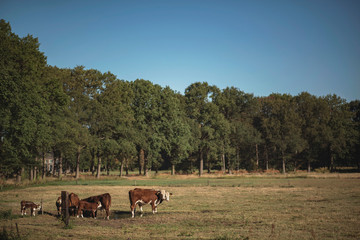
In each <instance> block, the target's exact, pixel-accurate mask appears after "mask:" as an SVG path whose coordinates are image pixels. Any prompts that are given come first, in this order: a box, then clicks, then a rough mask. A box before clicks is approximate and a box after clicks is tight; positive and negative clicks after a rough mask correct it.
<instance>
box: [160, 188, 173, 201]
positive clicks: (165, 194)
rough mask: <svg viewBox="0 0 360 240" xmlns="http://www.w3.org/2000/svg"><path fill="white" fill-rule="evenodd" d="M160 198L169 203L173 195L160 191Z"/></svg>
mask: <svg viewBox="0 0 360 240" xmlns="http://www.w3.org/2000/svg"><path fill="white" fill-rule="evenodd" d="M159 192H160V198H161V199H162V200H166V201H169V200H170V195H172V193H169V192H166V191H165V190H160V191H159Z"/></svg>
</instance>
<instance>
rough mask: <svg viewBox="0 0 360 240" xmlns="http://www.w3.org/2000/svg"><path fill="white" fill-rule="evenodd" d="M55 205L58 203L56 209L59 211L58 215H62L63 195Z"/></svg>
mask: <svg viewBox="0 0 360 240" xmlns="http://www.w3.org/2000/svg"><path fill="white" fill-rule="evenodd" d="M55 205H56V209H57V211H58V215H59V216H60V215H61V197H58V199H57V200H56V203H55Z"/></svg>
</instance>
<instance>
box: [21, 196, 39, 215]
mask: <svg viewBox="0 0 360 240" xmlns="http://www.w3.org/2000/svg"><path fill="white" fill-rule="evenodd" d="M20 205H21V216H23V215H26V209H27V208H30V210H31V215H32V216H35V211H36V210H37V211H39V210H40V209H41V206H40V205H39V204H35V203H33V202H30V201H25V200H22V201H21V202H20Z"/></svg>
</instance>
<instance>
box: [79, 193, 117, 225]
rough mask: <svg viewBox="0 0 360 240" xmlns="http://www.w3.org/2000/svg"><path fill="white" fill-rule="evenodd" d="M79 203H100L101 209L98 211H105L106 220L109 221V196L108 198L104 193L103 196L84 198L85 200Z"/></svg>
mask: <svg viewBox="0 0 360 240" xmlns="http://www.w3.org/2000/svg"><path fill="white" fill-rule="evenodd" d="M81 201H86V202H92V203H97V202H100V203H101V209H100V210H104V209H105V211H106V219H107V220H109V219H110V206H111V196H110V194H109V193H104V194H101V195H97V196H92V197H88V198H85V199H81Z"/></svg>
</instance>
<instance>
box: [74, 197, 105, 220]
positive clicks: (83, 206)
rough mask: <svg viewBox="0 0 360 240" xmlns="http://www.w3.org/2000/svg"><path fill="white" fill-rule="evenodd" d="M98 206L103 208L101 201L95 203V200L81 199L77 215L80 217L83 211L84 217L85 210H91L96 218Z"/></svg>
mask: <svg viewBox="0 0 360 240" xmlns="http://www.w3.org/2000/svg"><path fill="white" fill-rule="evenodd" d="M98 208H101V203H100V202H97V203H94V202H87V201H83V200H80V201H79V205H78V210H77V217H79V214H80V213H81V217H82V218H83V217H84V215H83V211H84V210H87V211H91V215H92V217H93V218H95V219H96V216H95V211H96V210H97V209H98Z"/></svg>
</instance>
